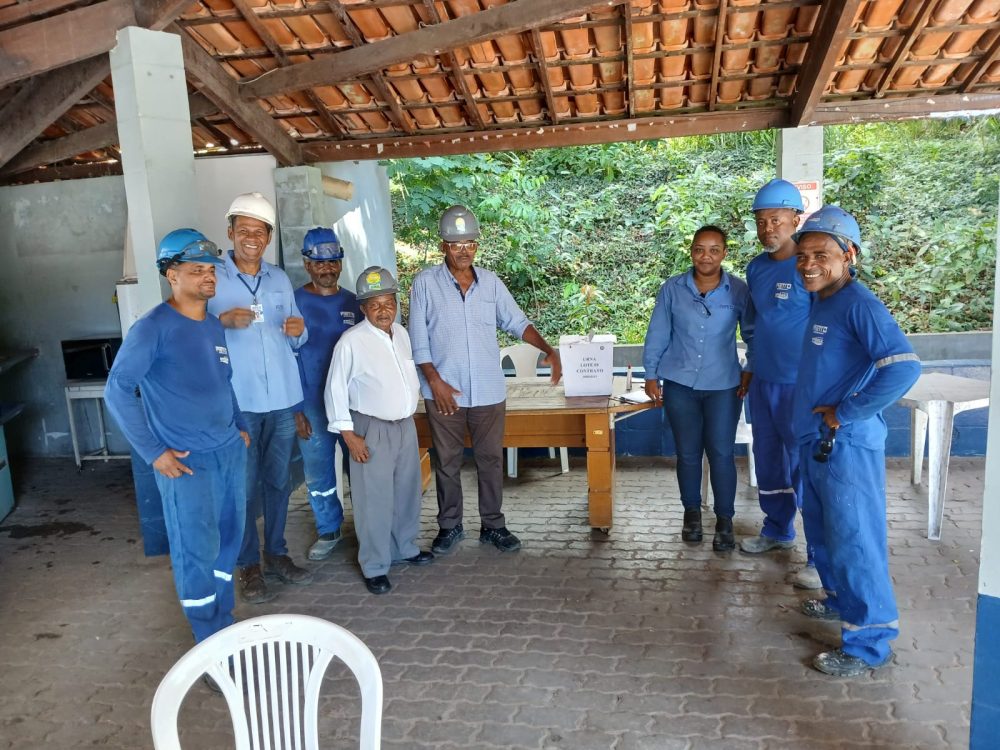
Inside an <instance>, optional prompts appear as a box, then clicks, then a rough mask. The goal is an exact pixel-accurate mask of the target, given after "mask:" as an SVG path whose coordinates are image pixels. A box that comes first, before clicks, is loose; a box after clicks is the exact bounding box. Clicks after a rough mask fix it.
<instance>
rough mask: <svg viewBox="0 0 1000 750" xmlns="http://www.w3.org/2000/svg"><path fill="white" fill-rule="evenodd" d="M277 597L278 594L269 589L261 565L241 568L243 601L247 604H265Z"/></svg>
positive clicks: (241, 595)
mask: <svg viewBox="0 0 1000 750" xmlns="http://www.w3.org/2000/svg"><path fill="white" fill-rule="evenodd" d="M275 596H277V594H275V593H274V592H273V591H268V589H267V583H265V582H264V575H263V573H262V572H261V569H260V564H259V563H258V564H256V565H247V566H246V567H245V568H240V598H241V599H243V601H245V602H246V603H247V604H263V603H264V602H269V601H271V600H272V599H273V598H274V597H275Z"/></svg>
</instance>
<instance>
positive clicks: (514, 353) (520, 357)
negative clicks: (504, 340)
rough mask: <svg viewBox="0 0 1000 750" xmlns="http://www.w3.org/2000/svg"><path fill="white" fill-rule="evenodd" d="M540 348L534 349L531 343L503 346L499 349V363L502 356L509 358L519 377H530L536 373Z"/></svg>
mask: <svg viewBox="0 0 1000 750" xmlns="http://www.w3.org/2000/svg"><path fill="white" fill-rule="evenodd" d="M541 354H542V351H541V349H536V348H535V347H533V346H532V345H531V344H514V345H513V346H505V347H504V348H503V349H501V350H500V364H501V365H502V364H503V361H504V358H505V357H508V358H510V361H511V362H512V363H513V365H514V374H515V375H516V376H517V377H519V378H532V377H534V376H535V375H537V374H538V358H539V357H540V356H541Z"/></svg>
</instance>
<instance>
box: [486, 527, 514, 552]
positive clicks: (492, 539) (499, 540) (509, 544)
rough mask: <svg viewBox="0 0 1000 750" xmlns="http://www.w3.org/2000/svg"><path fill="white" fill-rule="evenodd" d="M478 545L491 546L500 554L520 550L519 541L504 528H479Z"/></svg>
mask: <svg viewBox="0 0 1000 750" xmlns="http://www.w3.org/2000/svg"><path fill="white" fill-rule="evenodd" d="M479 543H480V544H492V545H493V546H494V547H496V548H497V549H498V550H500V551H501V552H515V551H517V550H519V549H521V540H520V539H518V538H517V537H516V536H514V535H513V534H511V533H510V532H509V531H507V527H506V526H501V527H500V528H499V529H487V528H486V527H485V526H482V527H480V529H479Z"/></svg>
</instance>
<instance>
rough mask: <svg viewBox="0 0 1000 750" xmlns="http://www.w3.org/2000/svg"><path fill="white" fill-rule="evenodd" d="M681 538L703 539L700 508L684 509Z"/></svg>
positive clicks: (686, 539)
mask: <svg viewBox="0 0 1000 750" xmlns="http://www.w3.org/2000/svg"><path fill="white" fill-rule="evenodd" d="M681 539H683V540H684V541H685V542H700V541H701V539H702V532H701V511H700V510H685V511H684V526H683V528H682V529H681Z"/></svg>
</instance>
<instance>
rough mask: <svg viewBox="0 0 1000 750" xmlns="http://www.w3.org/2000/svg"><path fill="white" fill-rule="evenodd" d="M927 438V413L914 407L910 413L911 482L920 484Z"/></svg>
mask: <svg viewBox="0 0 1000 750" xmlns="http://www.w3.org/2000/svg"><path fill="white" fill-rule="evenodd" d="M926 440H927V415H926V414H925V413H924V412H923V411H922V410H920V409H917V408H914V409H913V411H912V413H911V414H910V457H911V463H910V466H911V468H912V476H911V477H910V482H911V484H920V475H921V473H923V468H924V443H925V441H926Z"/></svg>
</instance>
